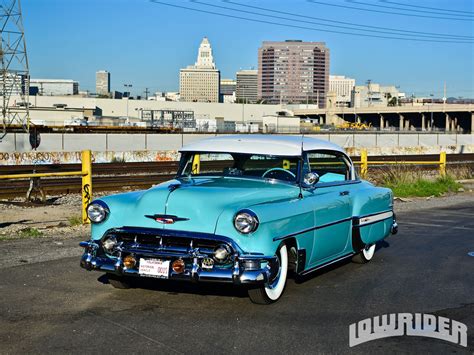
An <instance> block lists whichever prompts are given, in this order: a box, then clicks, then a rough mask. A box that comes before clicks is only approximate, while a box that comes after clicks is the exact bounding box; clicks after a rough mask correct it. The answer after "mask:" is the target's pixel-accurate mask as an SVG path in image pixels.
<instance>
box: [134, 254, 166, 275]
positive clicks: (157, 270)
mask: <svg viewBox="0 0 474 355" xmlns="http://www.w3.org/2000/svg"><path fill="white" fill-rule="evenodd" d="M169 270H170V261H169V260H160V259H143V258H142V259H140V267H139V268H138V273H139V274H140V275H141V276H146V277H157V278H161V279H167V278H168V277H169Z"/></svg>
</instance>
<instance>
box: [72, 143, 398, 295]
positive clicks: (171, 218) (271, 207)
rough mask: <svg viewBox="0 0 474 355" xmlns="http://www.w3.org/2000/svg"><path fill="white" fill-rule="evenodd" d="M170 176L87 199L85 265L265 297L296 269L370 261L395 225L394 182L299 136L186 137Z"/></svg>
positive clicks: (112, 277)
mask: <svg viewBox="0 0 474 355" xmlns="http://www.w3.org/2000/svg"><path fill="white" fill-rule="evenodd" d="M180 153H181V159H180V162H179V169H178V172H177V174H176V177H175V179H173V180H170V181H167V182H164V183H161V184H159V185H156V186H154V187H152V188H150V189H148V190H145V191H136V192H128V193H123V194H117V195H112V196H107V197H103V198H100V199H98V200H95V201H93V202H92V203H91V204H90V205H89V206H88V209H87V210H88V216H89V219H90V220H91V222H92V236H91V239H90V240H89V241H86V242H82V243H81V244H80V245H81V246H82V247H83V248H84V249H85V251H84V254H83V256H82V259H81V266H82V267H83V268H85V269H87V270H97V271H102V272H106V273H107V275H108V278H109V282H110V284H112V285H113V286H114V287H117V288H127V287H130V285H131V283H132V282H133V281H134V280H136V279H134V277H138V278H140V277H141V278H145V277H146V278H160V279H174V280H187V281H195V282H217V283H219V282H226V283H233V284H237V285H242V287H246V288H247V289H248V293H249V296H250V299H251V300H252V301H253V302H255V303H258V304H270V303H273V302H275V301H277V300H278V299H279V298H280V297H281V295H282V294H283V290H284V288H285V284H286V279H287V276H288V274H289V272H292V273H293V274H295V275H296V276H304V275H307V274H308V273H310V272H312V271H315V270H318V269H320V268H322V267H324V266H327V265H329V264H333V263H335V262H337V261H339V260H342V259H344V258H348V257H352V258H353V260H355V261H357V262H360V263H365V262H368V261H369V260H371V259H372V257H373V255H374V252H375V244H376V243H377V242H378V241H380V240H382V239H384V238H386V237H387V236H389V235H390V233H393V234H394V233H396V231H397V223H396V221H395V216H394V213H393V197H392V191H391V190H390V189H387V188H382V187H376V186H374V185H372V184H371V183H369V182H367V181H364V180H361V179H359V178H358V176H357V174H356V172H355V170H354V166H353V164H352V161H351V159H350V158H349V156H348V155H347V154H346V153H345V152H344V150H343V149H342V148H341V147H339V146H337V145H335V144H332V143H329V142H327V141H324V140H320V139H314V138H308V137H301V136H268V135H242V136H222V137H216V138H210V139H204V140H200V141H196V142H193V143H190V144H188V145H185V146H184V147H182V148H181V150H180Z"/></svg>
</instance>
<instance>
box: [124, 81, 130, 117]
mask: <svg viewBox="0 0 474 355" xmlns="http://www.w3.org/2000/svg"><path fill="white" fill-rule="evenodd" d="M123 86H124V87H125V90H127V89H128V93H127V124H128V123H129V122H130V118H129V117H128V101H129V100H130V91H131V88H132V84H123Z"/></svg>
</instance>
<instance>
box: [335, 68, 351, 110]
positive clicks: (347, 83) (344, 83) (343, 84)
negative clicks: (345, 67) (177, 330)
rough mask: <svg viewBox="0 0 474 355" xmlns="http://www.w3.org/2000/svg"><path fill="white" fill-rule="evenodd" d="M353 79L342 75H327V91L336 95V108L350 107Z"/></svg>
mask: <svg viewBox="0 0 474 355" xmlns="http://www.w3.org/2000/svg"><path fill="white" fill-rule="evenodd" d="M354 86H355V79H352V78H347V77H345V76H344V75H329V91H330V92H334V93H335V94H336V103H337V106H347V107H348V106H350V103H351V94H352V91H353V90H354Z"/></svg>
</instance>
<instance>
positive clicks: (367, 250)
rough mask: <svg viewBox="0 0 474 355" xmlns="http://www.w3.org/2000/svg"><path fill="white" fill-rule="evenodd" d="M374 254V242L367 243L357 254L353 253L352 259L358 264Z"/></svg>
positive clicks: (368, 259) (369, 258) (366, 261)
mask: <svg viewBox="0 0 474 355" xmlns="http://www.w3.org/2000/svg"><path fill="white" fill-rule="evenodd" d="M374 254H375V244H369V245H366V246H365V247H364V249H362V250H361V251H360V252H359V253H358V254H356V255H354V257H353V258H352V261H353V262H355V263H358V264H365V263H368V262H369V261H370V260H372V258H373V257H374Z"/></svg>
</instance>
